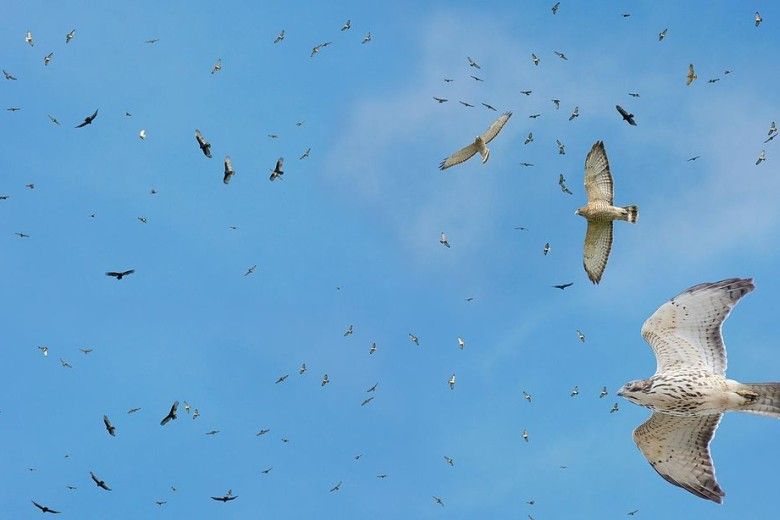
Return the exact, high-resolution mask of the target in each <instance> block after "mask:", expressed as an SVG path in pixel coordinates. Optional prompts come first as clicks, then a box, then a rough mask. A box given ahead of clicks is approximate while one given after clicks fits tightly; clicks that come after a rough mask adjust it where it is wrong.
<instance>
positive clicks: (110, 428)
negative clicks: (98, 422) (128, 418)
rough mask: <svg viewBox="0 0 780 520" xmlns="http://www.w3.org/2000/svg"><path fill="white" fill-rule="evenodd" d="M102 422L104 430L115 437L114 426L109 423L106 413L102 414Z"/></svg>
mask: <svg viewBox="0 0 780 520" xmlns="http://www.w3.org/2000/svg"><path fill="white" fill-rule="evenodd" d="M103 424H104V425H105V426H106V431H107V432H108V434H109V435H110V436H112V437H116V426H114V425H113V424H111V421H110V420H109V419H108V416H107V415H104V416H103Z"/></svg>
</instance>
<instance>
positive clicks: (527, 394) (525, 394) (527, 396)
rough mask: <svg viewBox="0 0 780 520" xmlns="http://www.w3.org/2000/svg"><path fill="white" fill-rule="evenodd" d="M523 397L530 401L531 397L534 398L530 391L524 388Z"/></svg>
mask: <svg viewBox="0 0 780 520" xmlns="http://www.w3.org/2000/svg"><path fill="white" fill-rule="evenodd" d="M523 399H525V400H526V401H528V402H529V403H530V402H531V399H532V397H531V394H529V393H528V392H526V391H525V390H523Z"/></svg>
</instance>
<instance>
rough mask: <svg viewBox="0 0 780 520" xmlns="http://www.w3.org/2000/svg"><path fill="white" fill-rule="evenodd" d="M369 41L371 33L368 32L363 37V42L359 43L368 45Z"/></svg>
mask: <svg viewBox="0 0 780 520" xmlns="http://www.w3.org/2000/svg"><path fill="white" fill-rule="evenodd" d="M370 41H371V31H369V32H368V33H367V34H366V35H365V36H363V41H361V42H360V43H368V42H370Z"/></svg>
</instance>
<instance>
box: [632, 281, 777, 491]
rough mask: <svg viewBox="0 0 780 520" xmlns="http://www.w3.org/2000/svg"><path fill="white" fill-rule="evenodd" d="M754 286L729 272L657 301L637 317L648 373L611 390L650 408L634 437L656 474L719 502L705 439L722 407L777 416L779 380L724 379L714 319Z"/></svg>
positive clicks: (710, 434) (720, 318)
mask: <svg viewBox="0 0 780 520" xmlns="http://www.w3.org/2000/svg"><path fill="white" fill-rule="evenodd" d="M753 289H754V286H753V280H751V279H739V278H731V279H728V280H723V281H720V282H714V283H703V284H700V285H696V286H694V287H691V288H690V289H688V290H686V291H684V292H683V293H681V294H679V295H677V296H675V297H674V298H672V299H671V300H670V301H668V302H666V303H665V304H663V305H662V306H661V307H660V308H659V309H658V310H657V311H655V313H654V314H653V315H652V316H650V318H648V320H647V321H646V322H645V323H644V325H642V337H644V338H645V340H646V341H647V342H648V343H649V344H650V347H651V348H652V349H653V352H654V353H655V357H656V359H657V362H658V366H657V368H656V372H655V375H654V376H653V377H651V378H650V379H645V380H639V381H631V382H630V383H627V384H625V385H624V386H623V387H622V388H621V389H620V390H619V391H618V395H620V396H622V397H625V398H626V399H628V400H629V401H631V402H633V403H636V404H638V405H641V406H646V407H648V408H650V409H651V410H653V415H652V416H651V417H650V419H648V420H647V421H646V422H645V423H644V424H642V425H640V426H639V428H637V429H636V430H634V441H635V442H636V445H637V446H638V447H639V449H640V450H641V451H642V453H643V454H644V456H645V457H646V458H647V460H648V462H650V465H651V466H653V469H655V470H656V471H657V472H658V473H659V474H660V475H661V476H662V477H663V478H665V479H666V480H668V481H669V482H671V483H672V484H674V485H675V486H680V487H681V488H683V489H686V490H687V491H690V492H691V493H693V494H694V495H696V496H698V497H701V498H704V499H707V500H712V501H713V502H717V503H721V501H722V499H723V497H724V496H725V493H724V492H723V490H722V489H721V488H720V486H719V485H718V482H717V480H716V479H715V468H714V466H713V463H712V457H711V456H710V441H711V440H712V438H713V437H714V436H715V430H716V429H717V428H718V423H719V422H720V419H721V417H722V416H723V413H724V412H727V411H738V412H750V413H755V414H760V415H766V416H769V417H775V418H780V383H751V384H742V383H739V382H737V381H734V380H733V379H726V346H725V345H724V344H723V336H722V335H721V327H722V325H723V322H724V321H725V319H726V317H728V315H729V312H731V309H732V307H734V305H736V304H737V302H738V301H739V300H740V298H742V297H743V296H744V295H746V294H747V293H749V292H750V291H752V290H753Z"/></svg>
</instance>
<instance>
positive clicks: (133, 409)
mask: <svg viewBox="0 0 780 520" xmlns="http://www.w3.org/2000/svg"><path fill="white" fill-rule="evenodd" d="M139 410H140V408H130V409H129V410H128V411H127V413H136V412H137V411H139Z"/></svg>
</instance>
